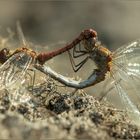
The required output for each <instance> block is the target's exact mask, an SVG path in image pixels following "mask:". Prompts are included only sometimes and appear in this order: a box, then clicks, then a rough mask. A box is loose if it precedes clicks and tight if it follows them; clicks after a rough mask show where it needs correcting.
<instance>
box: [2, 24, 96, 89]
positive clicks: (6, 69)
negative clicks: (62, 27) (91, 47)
mask: <svg viewBox="0 0 140 140" xmlns="http://www.w3.org/2000/svg"><path fill="white" fill-rule="evenodd" d="M17 31H18V34H19V37H20V40H21V41H22V47H21V48H18V49H16V50H15V51H10V50H9V49H7V48H4V49H2V50H1V51H0V63H2V65H1V67H0V88H1V89H2V88H5V87H9V86H10V87H11V85H12V86H13V84H14V83H15V82H16V81H19V79H20V80H21V81H23V80H24V78H23V77H24V76H25V74H27V73H28V72H27V70H31V69H30V67H31V66H32V65H34V64H41V65H43V64H44V63H45V62H46V61H48V60H50V59H51V58H53V57H55V56H57V55H60V54H61V53H64V52H66V51H68V50H69V49H71V48H75V46H76V45H77V44H79V43H80V42H81V41H84V40H88V39H90V38H92V39H93V38H94V39H95V40H96V37H97V33H96V31H94V30H84V31H83V32H81V34H80V35H79V36H78V37H77V38H76V39H74V41H72V42H71V43H70V44H68V45H66V46H65V47H63V48H60V49H57V50H55V51H52V52H45V53H44V52H42V53H37V52H35V51H33V50H31V49H30V48H29V45H28V43H27V41H26V40H25V37H24V35H23V32H22V29H21V26H20V23H19V22H17ZM75 51H76V50H75ZM76 52H77V51H76ZM77 53H78V52H77ZM80 55H81V54H80Z"/></svg>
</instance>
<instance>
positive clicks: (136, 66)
mask: <svg viewBox="0 0 140 140" xmlns="http://www.w3.org/2000/svg"><path fill="white" fill-rule="evenodd" d="M91 30H92V29H89V31H91ZM82 44H83V45H82V46H81V45H80V46H77V47H76V46H75V47H74V48H73V53H72V54H71V53H70V52H69V51H68V54H69V57H70V62H71V65H72V68H73V70H74V72H77V71H79V70H80V69H81V68H82V67H83V65H84V64H85V63H86V62H87V61H88V60H92V61H93V62H94V64H95V65H96V67H97V68H96V69H93V72H92V73H91V75H90V76H89V77H88V78H87V79H86V80H83V81H76V80H73V79H71V78H69V77H66V76H63V75H62V74H58V73H57V72H55V71H54V70H52V69H51V68H50V67H48V66H47V67H46V66H40V65H36V66H35V67H36V68H37V69H38V70H40V71H42V72H43V73H45V74H49V75H50V76H51V77H52V78H54V79H55V80H57V81H59V82H61V83H62V84H64V85H66V86H68V87H72V88H75V89H84V88H87V87H90V86H94V85H96V84H98V83H100V82H103V81H104V82H105V87H103V88H104V92H103V97H104V96H105V95H107V94H109V93H111V92H112V93H114V94H115V93H118V95H119V96H120V100H121V102H122V104H123V106H124V107H125V110H126V111H127V112H128V115H129V116H130V117H131V118H133V119H134V120H135V121H136V120H137V121H138V122H140V111H139V106H138V104H137V103H139V101H140V92H139V91H140V90H139V88H140V40H139V39H138V40H135V41H132V42H130V43H128V44H125V45H123V46H122V47H119V48H118V49H117V50H115V51H113V52H112V51H110V50H109V49H107V48H106V47H105V46H104V45H103V44H102V43H101V42H100V41H99V40H98V38H97V36H96V39H95V37H93V38H88V39H86V40H82ZM83 55H86V57H85V58H84V59H83V60H82V61H81V62H79V63H78V64H76V63H75V59H77V58H79V57H81V56H83Z"/></svg>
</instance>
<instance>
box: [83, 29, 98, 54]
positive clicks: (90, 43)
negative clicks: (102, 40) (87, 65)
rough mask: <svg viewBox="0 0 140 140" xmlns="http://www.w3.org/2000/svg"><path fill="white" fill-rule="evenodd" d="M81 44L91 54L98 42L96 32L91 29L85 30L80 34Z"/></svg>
mask: <svg viewBox="0 0 140 140" xmlns="http://www.w3.org/2000/svg"><path fill="white" fill-rule="evenodd" d="M82 37H83V39H82V43H83V45H84V48H85V49H86V51H88V52H91V51H92V50H93V49H94V48H95V44H96V42H97V40H98V37H97V32H96V31H95V30H93V29H87V30H84V31H83V32H82Z"/></svg>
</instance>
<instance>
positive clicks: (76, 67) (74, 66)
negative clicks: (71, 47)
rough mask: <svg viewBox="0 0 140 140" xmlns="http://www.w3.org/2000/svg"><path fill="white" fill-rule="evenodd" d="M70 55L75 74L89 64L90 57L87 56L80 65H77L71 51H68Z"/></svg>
mask: <svg viewBox="0 0 140 140" xmlns="http://www.w3.org/2000/svg"><path fill="white" fill-rule="evenodd" d="M68 54H69V58H70V62H71V65H72V68H73V71H74V72H77V71H78V70H79V69H80V68H81V67H82V66H83V65H84V64H85V63H86V62H87V60H88V59H89V57H88V56H87V57H86V58H85V59H84V60H82V61H81V62H80V63H78V64H75V62H74V60H73V58H72V56H71V54H70V52H69V51H68Z"/></svg>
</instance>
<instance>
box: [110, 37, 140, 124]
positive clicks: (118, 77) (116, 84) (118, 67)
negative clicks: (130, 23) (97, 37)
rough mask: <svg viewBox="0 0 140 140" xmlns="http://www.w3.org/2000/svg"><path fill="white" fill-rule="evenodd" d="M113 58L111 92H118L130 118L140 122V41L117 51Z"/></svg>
mask: <svg viewBox="0 0 140 140" xmlns="http://www.w3.org/2000/svg"><path fill="white" fill-rule="evenodd" d="M113 54H114V56H113V61H112V63H113V66H112V71H111V77H112V78H113V79H112V80H111V82H110V88H109V89H110V90H109V89H108V91H110V92H115V93H116V92H117V93H118V94H119V95H120V97H121V100H122V103H123V105H124V107H125V109H126V110H127V112H128V114H129V116H131V117H132V118H133V119H134V118H135V120H138V121H139V122H140V112H139V107H138V106H139V101H140V40H137V41H134V42H131V43H129V44H127V45H124V46H123V47H121V48H119V49H117V50H116V51H115V52H114V53H113Z"/></svg>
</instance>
